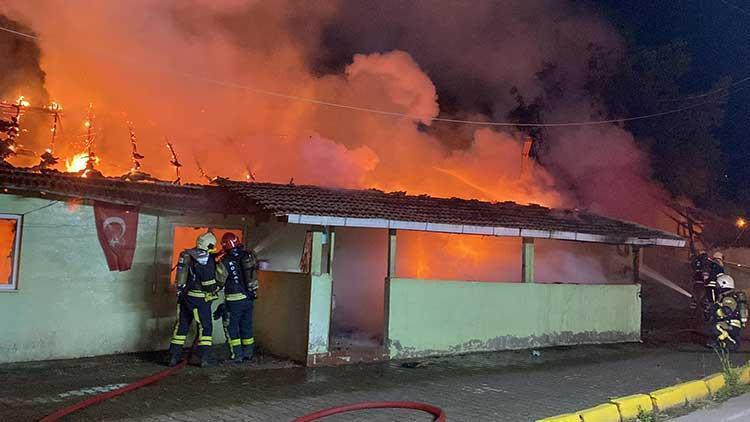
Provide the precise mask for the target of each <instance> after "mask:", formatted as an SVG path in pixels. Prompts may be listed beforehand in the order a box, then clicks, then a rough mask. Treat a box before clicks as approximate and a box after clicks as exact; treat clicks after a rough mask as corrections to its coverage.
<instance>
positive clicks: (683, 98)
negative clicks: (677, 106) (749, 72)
mask: <svg viewBox="0 0 750 422" xmlns="http://www.w3.org/2000/svg"><path fill="white" fill-rule="evenodd" d="M747 81H750V76H746V77H744V78H742V79H740V80H738V81H735V82H732V83H730V84H729V85H727V86H725V87H723V88H716V89H714V90H712V91H707V92H704V93H703V94H696V95H688V96H685V97H680V98H667V99H663V100H658V102H676V101H690V100H695V99H698V98H705V97H709V96H711V95H714V94H716V93H719V92H724V91H729V90H730V89H731V88H733V87H735V86H737V85H741V84H744V83H745V82H747Z"/></svg>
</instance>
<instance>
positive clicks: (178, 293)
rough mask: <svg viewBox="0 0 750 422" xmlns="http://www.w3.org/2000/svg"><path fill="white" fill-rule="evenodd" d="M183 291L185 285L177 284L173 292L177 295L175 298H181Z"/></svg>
mask: <svg viewBox="0 0 750 422" xmlns="http://www.w3.org/2000/svg"><path fill="white" fill-rule="evenodd" d="M183 293H185V285H184V284H178V285H177V290H176V291H175V294H176V295H177V299H179V298H181V297H182V294H183Z"/></svg>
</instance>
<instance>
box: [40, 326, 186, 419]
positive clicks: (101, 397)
mask: <svg viewBox="0 0 750 422" xmlns="http://www.w3.org/2000/svg"><path fill="white" fill-rule="evenodd" d="M196 340H197V336H196ZM196 344H197V341H193V345H192V347H191V348H190V352H189V353H188V355H187V356H186V357H185V358H184V359H182V360H181V361H180V362H179V363H178V364H177V365H175V366H173V367H171V368H169V369H165V370H163V371H161V372H157V373H156V374H153V375H150V376H148V377H146V378H142V379H139V380H137V381H135V382H133V383H130V384H128V385H126V386H123V387H120V388H117V389H115V390H112V391H107V392H104V393H101V394H97V395H95V396H93V397H89V398H88V399H86V400H81V401H80V402H78V403H74V404H72V405H70V406H67V407H63V408H62V409H59V410H57V411H55V412H53V413H51V414H49V415H47V416H45V417H43V418H42V419H40V420H39V422H56V421H59V420H60V419H61V418H63V417H65V416H67V415H70V414H71V413H74V412H77V411H79V410H82V409H85V408H87V407H89V406H93V405H95V404H97V403H101V402H103V401H105V400H109V399H111V398H113V397H117V396H120V395H122V394H125V393H128V392H130V391H134V390H137V389H139V388H141V387H145V386H147V385H150V384H153V383H155V382H158V381H161V380H163V379H164V378H166V377H168V376H170V375H173V374H175V373H177V372H179V371H180V370H182V368H184V367H185V365H186V364H187V362H188V361H189V360H190V356H191V355H192V354H193V350H195V345H196Z"/></svg>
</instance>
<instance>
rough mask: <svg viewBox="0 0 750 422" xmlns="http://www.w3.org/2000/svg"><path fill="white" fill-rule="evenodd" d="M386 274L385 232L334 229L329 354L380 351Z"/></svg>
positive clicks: (383, 326)
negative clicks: (331, 352)
mask: <svg viewBox="0 0 750 422" xmlns="http://www.w3.org/2000/svg"><path fill="white" fill-rule="evenodd" d="M387 272H388V230H382V229H360V228H346V227H341V228H336V242H335V246H334V254H333V306H332V308H333V309H332V316H331V331H330V333H331V338H330V345H331V351H333V352H344V353H346V352H355V353H356V352H357V351H367V350H373V349H376V350H381V349H382V347H383V337H384V328H385V321H384V319H385V313H384V303H385V299H384V294H385V277H386V276H387Z"/></svg>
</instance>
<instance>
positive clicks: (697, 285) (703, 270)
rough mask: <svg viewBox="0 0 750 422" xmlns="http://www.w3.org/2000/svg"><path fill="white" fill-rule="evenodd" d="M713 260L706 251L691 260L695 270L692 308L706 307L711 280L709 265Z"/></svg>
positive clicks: (700, 252)
mask: <svg viewBox="0 0 750 422" xmlns="http://www.w3.org/2000/svg"><path fill="white" fill-rule="evenodd" d="M710 262H711V260H709V259H708V253H706V251H703V250H701V251H699V252H698V254H696V255H694V256H693V257H692V259H691V260H690V266H691V268H692V269H693V297H692V301H691V302H690V308H691V309H695V308H697V307H701V309H703V308H704V307H705V303H704V301H705V300H706V298H707V296H706V294H707V293H708V292H707V290H708V289H707V284H708V278H709V268H708V267H709V264H710Z"/></svg>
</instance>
